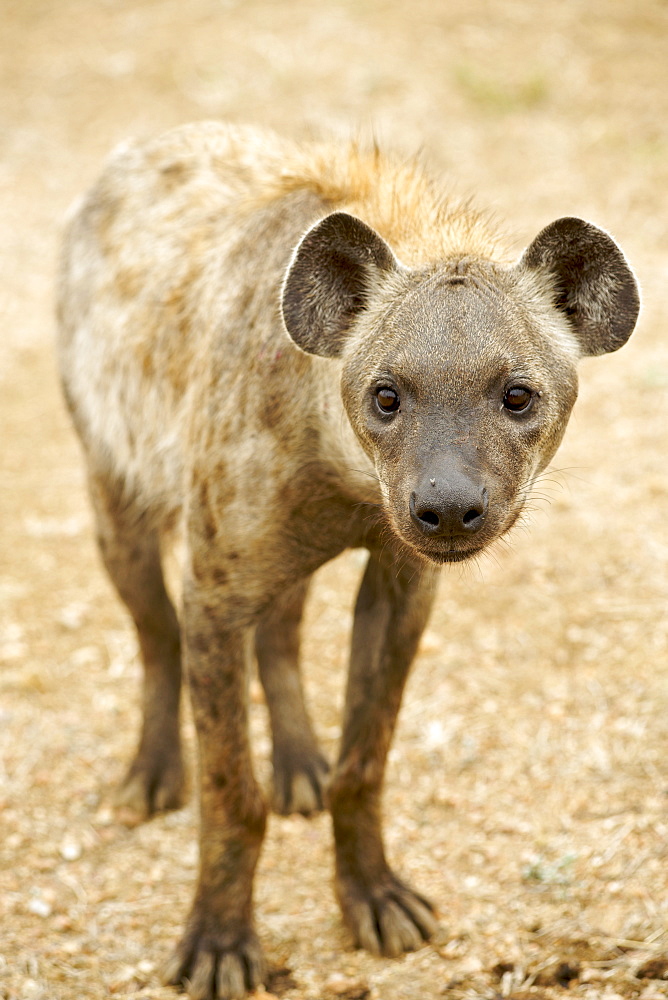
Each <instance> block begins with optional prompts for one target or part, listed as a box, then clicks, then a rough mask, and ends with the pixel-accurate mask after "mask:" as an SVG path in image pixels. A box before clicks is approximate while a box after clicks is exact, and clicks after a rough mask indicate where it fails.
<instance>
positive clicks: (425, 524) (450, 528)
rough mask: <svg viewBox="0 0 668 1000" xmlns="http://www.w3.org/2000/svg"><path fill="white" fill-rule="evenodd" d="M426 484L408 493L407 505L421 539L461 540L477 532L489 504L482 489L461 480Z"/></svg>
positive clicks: (464, 479) (430, 481)
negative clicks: (442, 538)
mask: <svg viewBox="0 0 668 1000" xmlns="http://www.w3.org/2000/svg"><path fill="white" fill-rule="evenodd" d="M427 483H428V485H427V486H426V487H425V486H422V485H421V486H419V487H418V488H417V490H415V491H414V492H413V493H411V496H410V501H409V505H408V506H409V510H410V514H411V518H412V520H413V524H415V526H416V527H417V528H419V530H420V531H421V532H422V534H423V535H427V536H432V537H433V536H435V535H449V536H451V537H456V536H459V537H463V536H466V535H473V534H475V533H476V531H480V529H481V528H482V526H483V524H484V523H485V515H486V514H487V507H488V502H489V497H488V493H487V490H486V489H485V488H484V487H482V486H480V485H479V484H477V483H475V482H473V481H472V480H470V479H468V478H466V477H463V476H457V477H456V478H454V479H450V480H449V481H447V482H441V483H438V482H437V481H436V479H428V480H427Z"/></svg>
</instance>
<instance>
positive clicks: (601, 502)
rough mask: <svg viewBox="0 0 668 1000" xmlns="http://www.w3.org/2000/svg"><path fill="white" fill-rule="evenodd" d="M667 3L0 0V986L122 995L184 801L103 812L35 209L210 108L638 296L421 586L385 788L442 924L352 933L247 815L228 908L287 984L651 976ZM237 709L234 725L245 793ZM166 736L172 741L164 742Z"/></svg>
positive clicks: (399, 844)
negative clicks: (464, 544)
mask: <svg viewBox="0 0 668 1000" xmlns="http://www.w3.org/2000/svg"><path fill="white" fill-rule="evenodd" d="M667 51H668V5H667V4H666V3H665V2H661V0H637V2H636V3H629V2H628V0H588V2H585V0H560V2H559V3H550V4H547V3H536V2H534V0H504V2H503V3H493V2H491V0H469V2H468V3H466V4H454V3H448V2H445V0H444V2H441V3H438V2H436V0H412V2H411V3H408V2H406V3H401V2H399V0H330V2H329V3H327V4H319V3H315V2H309V0H291V2H289V3H278V2H272V0H244V2H242V0H190V2H188V3H183V2H182V0H135V2H131V0H59V2H57V3H56V2H49V0H3V3H2V5H1V6H0V315H1V316H2V335H1V336H0V665H1V667H2V669H1V671H0V822H1V824H2V826H1V829H2V837H1V840H0V997H1V998H4V1000H10V998H11V1000H47V998H48V1000H51V998H54V1000H56V998H60V1000H75V998H77V1000H78V998H82V997H86V998H93V1000H97V998H101V997H108V996H114V997H118V998H130V997H133V998H134V997H150V998H155V1000H167V998H169V997H173V996H174V995H175V994H174V992H173V991H172V990H170V989H166V988H164V987H162V986H160V980H159V968H160V964H161V963H162V962H163V961H164V959H165V958H166V956H167V954H168V953H169V949H170V947H171V946H172V944H173V943H174V942H175V940H176V939H177V937H178V934H179V931H180V928H181V925H182V922H183V920H184V917H185V915H186V912H187V909H188V907H189V903H190V894H191V890H192V886H193V880H194V876H195V872H196V864H197V856H196V850H197V849H196V811H195V808H194V806H193V804H192V802H191V803H190V805H188V806H187V807H186V808H185V809H184V810H182V811H180V812H178V813H173V814H170V815H167V816H162V817H159V818H157V819H155V820H154V821H152V822H150V823H148V824H146V825H144V826H142V827H138V828H135V829H127V828H126V827H124V826H122V825H119V824H118V823H117V822H116V821H115V818H114V815H113V813H112V811H111V809H110V805H109V803H110V791H111V789H113V787H114V784H115V783H116V782H117V781H118V780H119V779H120V778H121V776H122V774H123V772H124V768H125V765H126V762H127V761H128V759H129V757H130V754H131V752H132V749H133V747H134V742H135V733H136V727H137V722H138V677H139V666H138V663H137V659H136V647H135V641H134V637H133V635H132V632H131V630H130V628H129V625H128V620H127V618H126V616H125V613H124V612H123V610H122V609H121V607H120V605H119V604H118V602H117V600H116V598H115V596H114V595H113V593H112V591H111V588H110V585H109V583H108V582H107V580H106V578H105V577H104V575H103V572H102V570H101V568H100V565H99V562H98V558H97V554H96V551H95V546H94V541H93V535H92V524H91V518H90V514H89V511H88V506H87V501H86V496H85V491H84V483H83V474H82V464H81V461H80V455H79V451H78V447H77V444H76V441H75V438H74V435H73V432H72V430H71V428H70V424H69V422H68V419H67V417H66V414H65V412H64V408H63V405H62V402H61V398H60V394H59V389H58V385H57V381H56V377H55V368H54V360H53V349H52V339H53V325H54V324H53V273H54V261H55V255H56V248H57V244H58V239H59V233H60V230H61V226H62V219H63V216H64V213H65V211H66V209H67V207H68V205H69V204H70V202H71V201H72V199H73V198H74V197H75V196H76V195H77V194H78V193H79V192H80V191H82V190H83V188H84V187H85V186H86V185H87V184H88V183H90V182H91V181H92V180H93V178H94V176H95V174H96V172H97V171H98V169H99V166H100V163H101V161H102V158H103V157H104V155H105V154H106V152H107V150H108V149H109V148H111V147H113V146H114V145H115V144H116V143H117V142H119V141H121V140H122V139H124V138H125V137H127V136H128V135H144V134H150V133H153V132H156V131H158V130H161V129H163V128H167V127H169V126H172V125H174V124H177V123H179V122H183V121H187V120H191V119H197V118H210V117H222V118H228V119H232V120H234V121H250V122H256V123H262V124H268V125H272V126H274V127H275V128H277V129H279V130H283V131H286V132H288V133H289V134H291V135H297V136H299V135H305V134H321V133H323V132H332V131H333V132H334V133H335V134H349V133H350V132H351V131H355V132H356V131H359V130H361V131H362V132H363V133H364V134H370V133H371V132H374V133H375V134H376V135H377V136H378V137H379V139H380V140H381V142H383V143H386V144H389V145H392V146H394V147H396V148H399V149H400V150H403V151H406V152H407V153H408V152H412V151H414V150H417V149H422V150H423V151H424V156H425V158H426V160H427V161H429V162H430V163H431V164H432V165H433V167H434V169H435V170H436V171H440V172H442V173H443V174H444V175H445V176H446V177H447V184H448V186H450V187H453V188H454V189H455V190H458V191H462V192H464V193H467V194H469V193H470V194H472V195H474V196H475V198H476V200H477V201H478V202H479V203H480V204H482V205H483V206H489V207H491V208H492V209H493V210H494V212H495V213H496V214H497V215H498V217H499V218H501V219H503V220H505V221H506V222H507V225H508V227H509V228H510V229H511V230H512V231H513V232H515V233H516V234H517V248H518V252H519V250H520V249H521V247H522V246H524V245H526V243H528V242H529V241H530V240H531V239H532V238H533V236H534V235H535V234H536V232H537V231H538V230H539V229H540V228H541V227H542V226H543V225H545V224H546V223H547V222H549V221H551V220H552V219H554V218H557V217H559V216H561V215H571V214H573V215H581V216H583V217H585V218H589V219H592V220H593V221H595V222H597V223H598V224H600V225H602V226H603V227H604V228H606V229H608V230H610V231H611V232H613V233H614V234H615V236H616V237H617V238H618V240H619V241H620V243H621V245H622V246H623V248H624V249H625V251H626V253H627V254H628V256H629V258H630V260H631V261H632V263H633V265H634V266H635V268H636V270H637V273H638V275H639V278H640V281H641V284H642V286H643V293H644V310H643V314H642V317H641V321H640V324H639V327H638V330H637V332H636V333H635V334H634V337H633V338H632V341H631V342H630V344H629V345H627V346H626V347H625V348H624V349H623V350H622V351H621V352H620V353H619V354H616V355H613V356H610V357H606V358H603V359H595V360H591V361H587V362H585V363H583V365H582V368H581V372H582V387H581V398H580V401H579V403H578V405H577V408H576V413H575V416H574V417H573V419H572V421H571V425H570V428H569V431H568V433H567V436H566V440H565V442H564V444H563V446H562V448H561V451H560V452H559V455H558V457H557V460H556V462H555V470H554V472H553V473H552V474H550V475H548V476H547V477H545V479H544V480H543V481H542V482H541V483H540V484H539V486H538V488H537V491H536V492H537V496H536V499H535V502H534V505H533V506H534V508H535V510H534V516H533V518H532V524H531V525H530V528H529V529H528V530H526V531H517V532H516V533H515V534H514V536H513V537H512V539H511V543H510V544H509V545H507V546H504V547H501V548H498V549H497V550H496V551H495V552H494V553H493V554H491V555H490V556H488V557H486V558H484V559H483V560H482V562H481V563H480V564H479V565H478V566H476V567H472V568H464V569H461V568H454V569H452V570H450V571H448V572H444V574H443V584H442V590H441V595H440V600H439V602H438V605H437V608H436V611H435V613H434V616H433V620H432V622H431V625H430V628H429V631H428V633H427V635H426V636H425V639H424V642H423V645H422V650H421V655H420V657H419V661H418V662H417V664H416V667H415V671H414V674H413V677H412V680H411V682H410V685H409V689H408V692H407V696H406V700H405V703H404V707H403V710H402V715H401V721H400V726H399V732H398V734H397V738H396V741H395V746H394V749H393V751H392V755H391V762H390V768H389V775H388V785H387V792H386V815H387V839H388V847H389V852H390V855H391V857H392V858H393V859H394V862H395V863H396V866H397V867H398V868H399V870H400V871H401V872H402V873H403V874H404V875H406V876H407V877H408V878H409V879H410V880H411V881H413V882H414V883H415V884H416V885H417V886H418V887H420V888H421V889H422V890H423V891H424V892H425V893H427V894H428V895H429V896H430V897H431V898H432V899H434V900H435V901H436V902H437V904H438V907H439V911H440V917H441V925H442V929H441V931H440V933H439V935H438V937H437V938H436V939H435V940H434V941H433V942H432V943H431V944H430V945H428V946H425V947H424V948H423V949H422V950H420V951H418V952H416V953H414V954H411V955H409V956H407V957H406V958H404V959H403V960H400V961H392V960H383V959H377V958H372V957H371V956H369V955H366V954H363V953H361V952H358V951H355V950H353V948H352V947H351V942H350V939H349V937H348V935H347V932H346V931H345V929H344V928H343V926H342V924H341V921H340V917H339V914H338V911H337V908H336V904H335V901H334V897H333V892H332V887H331V843H330V841H331V837H330V828H329V823H328V819H327V817H326V816H320V817H317V818H316V819H314V820H311V821H308V820H305V819H302V818H300V817H297V818H287V819H283V818H278V817H273V818H272V820H271V823H270V829H269V835H268V839H267V843H266V849H265V851H264V853H263V855H262V859H261V863H260V869H259V872H258V879H257V923H258V930H259V933H260V937H261V939H262V941H263V943H264V946H265V948H266V952H267V955H268V958H269V960H270V962H271V965H272V970H273V971H272V976H271V979H270V981H269V982H268V983H267V991H269V992H270V993H271V994H272V995H275V996H279V997H282V998H284V1000H306V998H322V1000H334V998H336V997H339V998H343V1000H365V998H369V1000H403V998H411V1000H412V998H426V1000H432V998H438V997H450V998H453V1000H463V998H474V997H480V998H490V1000H491V998H493V997H509V998H515V1000H520V998H522V1000H524V998H528V997H533V996H539V997H546V998H559V997H562V996H565V995H566V994H568V995H569V996H574V997H587V998H590V1000H598V998H604V997H605V998H615V997H623V998H630V997H642V998H644V1000H651V998H656V997H660V996H668V857H667V854H668V759H667V756H666V747H667V743H668V676H667V672H666V666H667V665H668V617H667V616H666V598H667V597H668V518H667V517H666V514H667V513H668V463H667V461H666V456H667V455H668V449H667V445H668V408H667V406H666V403H667V401H668V342H667V341H666V338H665V334H664V328H665V326H666V320H667V318H668V316H667V312H668V310H667V307H666V301H665V285H666V278H668V221H667V220H668V132H667V124H668V58H667V55H666V53H667ZM361 563H362V559H361V555H360V554H359V553H350V554H347V555H346V556H344V557H342V558H341V559H339V560H337V562H336V563H335V564H333V565H332V566H330V567H328V568H326V569H325V570H324V571H322V572H321V574H320V576H319V582H318V586H317V588H316V592H315V594H314V597H313V600H312V602H311V605H310V609H309V616H308V624H307V628H306V641H305V651H304V655H305V663H306V673H307V678H308V690H309V695H310V700H311V704H312V707H313V712H314V716H315V719H316V721H317V728H318V731H319V733H320V735H321V737H322V742H323V746H324V747H325V749H326V751H327V753H328V754H329V755H330V757H332V756H333V755H334V753H335V748H336V741H337V736H338V733H339V728H338V725H339V709H340V705H341V698H342V685H343V679H344V673H345V659H346V655H345V648H346V643H347V640H348V634H349V628H350V620H351V610H350V609H351V604H352V601H353V597H354V588H355V581H356V578H357V577H358V575H359V569H360V566H361ZM265 723H266V720H265V708H264V706H263V704H262V703H261V698H260V697H259V695H258V694H257V692H256V698H255V703H254V705H253V719H252V724H253V728H254V731H255V737H256V738H255V746H256V748H257V756H258V770H259V772H260V774H261V775H262V777H263V780H265V781H266V780H268V777H269V774H268V764H267V760H268V754H269V742H268V737H267V732H266V724H265ZM187 736H188V740H189V745H190V747H191V749H192V743H193V739H192V737H193V734H192V728H191V726H189V725H188V726H187Z"/></svg>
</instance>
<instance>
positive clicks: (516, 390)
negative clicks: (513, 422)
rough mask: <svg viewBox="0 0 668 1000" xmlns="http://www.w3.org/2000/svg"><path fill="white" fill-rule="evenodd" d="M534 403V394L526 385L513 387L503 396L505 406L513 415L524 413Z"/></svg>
mask: <svg viewBox="0 0 668 1000" xmlns="http://www.w3.org/2000/svg"><path fill="white" fill-rule="evenodd" d="M532 402H533V392H532V391H531V389H528V388H527V387H526V386H525V385H511V386H510V387H509V388H508V389H506V391H505V392H504V394H503V405H504V406H505V408H506V409H507V410H510V412H511V413H524V411H525V410H528V409H529V407H530V406H531V403H532Z"/></svg>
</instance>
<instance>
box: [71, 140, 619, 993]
mask: <svg viewBox="0 0 668 1000" xmlns="http://www.w3.org/2000/svg"><path fill="white" fill-rule="evenodd" d="M637 313H638V291H637V287H636V283H635V280H634V278H633V275H632V273H631V271H630V269H629V267H628V265H627V263H626V261H625V259H624V257H623V255H622V253H621V251H620V250H619V249H618V247H617V246H616V244H615V243H614V242H613V240H612V239H611V238H610V236H608V235H607V234H606V233H604V232H603V231H601V230H600V229H598V228H596V227H595V226H593V225H591V224H589V223H587V222H583V221H581V220H580V219H574V218H563V219H559V220H558V221H556V222H553V223H552V224H550V225H548V226H547V228H545V229H543V230H542V232H540V233H539V234H538V236H537V237H536V238H535V239H534V241H533V242H532V243H531V244H530V245H529V247H528V248H527V249H526V250H525V252H524V253H523V254H522V256H521V257H520V259H519V260H517V261H512V260H511V259H510V257H509V254H508V250H507V248H506V247H505V246H504V245H503V242H502V240H501V239H500V237H499V236H498V234H497V233H496V232H495V231H494V230H493V229H492V227H491V226H490V225H489V224H488V223H487V222H486V220H485V218H484V217H483V216H482V215H480V214H478V213H476V212H474V211H472V210H471V209H470V207H465V206H462V205H460V204H455V203H452V202H450V201H448V200H447V199H445V198H444V197H443V195H442V194H441V192H440V190H439V188H438V186H437V185H436V184H435V183H433V182H432V181H431V180H429V179H428V178H427V177H426V176H425V175H424V173H423V172H422V171H421V170H420V169H419V168H418V167H417V166H416V165H414V164H412V165H407V164H406V163H403V162H402V163H397V162H395V161H393V160H392V159H389V158H386V157H385V156H383V155H381V153H379V152H378V150H376V149H373V148H372V149H370V150H363V149H361V148H360V147H358V146H356V145H354V144H353V145H350V146H347V147H346V146H342V145H341V144H331V145H327V144H323V145H303V146H302V145H297V144H292V143H289V142H286V141H284V140H282V139H280V138H278V137H277V136H276V135H273V134H271V133H269V132H264V131H259V130H254V129H244V128H232V127H228V126H225V125H221V124H213V123H208V124H198V125H192V126H188V127H184V128H179V129H177V130H175V131H172V132H169V133H168V134H167V135H164V136H162V137H161V138H159V139H157V140H155V141H152V142H147V143H142V144H137V145H129V146H127V147H125V148H124V149H122V150H121V151H119V152H118V153H117V154H116V155H114V156H113V157H112V159H111V160H110V162H109V164H108V165H107V167H106V169H105V171H104V173H103V174H102V177H101V178H100V180H99V181H98V183H97V184H96V185H95V187H94V188H93V189H92V191H91V192H90V193H89V195H88V196H87V198H86V199H85V201H84V202H83V204H82V205H81V207H80V208H79V209H78V211H77V213H76V215H75V217H74V218H73V220H72V222H71V224H70V225H69V229H68V233H67V237H66V243H65V249H64V254H63V262H62V272H61V279H60V305H59V320H60V337H59V351H60V364H61V370H62V378H63V384H64V387H65V393H66V396H67V400H68V404H69V407H70V409H71V412H72V415H73V419H74V423H75V425H76V428H77V431H78V433H79V435H80V437H81V440H82V443H83V448H84V452H85V455H86V461H87V467H88V477H89V483H90V493H91V497H92V502H93V506H94V509H95V514H96V518H97V530H98V537H99V543H100V548H101V552H102V557H103V559H104V563H105V565H106V568H107V570H108V572H109V574H110V576H111V578H112V580H113V582H114V584H115V586H116V588H117V589H118V592H119V594H120V596H121V598H122V599H123V601H124V602H125V604H126V605H127V607H128V609H129V611H130V613H131V615H132V617H133V619H134V622H135V625H136V627H137V632H138V635H139V643H140V646H141V653H142V657H143V661H144V668H145V677H144V697H143V702H144V718H143V726H142V731H141V737H140V742H139V749H138V751H137V755H136V757H135V759H134V761H133V763H132V765H131V767H130V770H129V772H128V775H127V778H126V780H125V783H124V785H123V787H122V789H121V792H120V801H121V803H122V805H123V806H124V808H125V810H129V811H130V812H131V813H133V814H135V815H136V816H138V817H143V816H147V815H149V814H151V813H152V812H154V811H155V810H161V809H167V808H171V807H175V806H177V805H179V803H180V802H181V798H182V790H183V767H182V761H181V751H180V744H179V698H180V690H181V661H182V658H183V660H184V662H185V664H186V666H187V671H188V679H189V687H190V696H191V699H192V704H193V711H194V717H195V723H196V727H197V735H198V741H199V760H200V792H201V834H200V872H199V880H198V884H197V889H196V893H195V899H194V902H193V906H192V910H191V913H190V916H189V918H188V921H187V925H186V929H185V932H184V936H183V939H182V940H181V942H180V944H179V945H178V947H177V949H176V952H175V954H174V956H173V958H172V959H171V961H170V963H169V964H168V969H167V980H168V981H169V982H173V983H186V984H187V985H188V988H189V990H190V993H191V995H192V996H193V997H197V998H205V997H210V996H213V995H214V994H215V995H216V996H219V997H223V998H231V997H240V996H242V995H243V994H244V991H245V990H246V989H247V988H252V987H254V986H256V985H257V984H258V983H260V982H261V981H262V979H263V975H264V960H263V956H262V951H261V948H260V945H259V942H258V939H257V936H256V933H255V930H254V925H253V913H252V884H253V873H254V869H255V865H256V862H257V858H258V854H259V851H260V845H261V843H262V837H263V833H264V828H265V818H266V812H267V806H266V804H265V800H264V797H263V795H262V794H261V791H260V789H259V787H258V784H257V782H256V780H255V777H254V775H253V768H252V764H251V754H250V747H249V739H248V731H247V693H246V692H247V673H248V664H249V661H250V660H251V657H252V654H253V650H254V653H255V656H256V657H257V661H258V664H259V671H260V676H261V679H262V683H263V685H264V688H265V691H266V695H267V702H268V705H269V711H270V715H271V722H272V730H273V740H274V748H273V764H274V793H273V794H274V806H275V808H276V809H278V810H279V811H280V812H289V811H292V810H297V811H300V812H304V813H308V812H312V811H314V810H316V809H319V808H321V807H322V806H323V804H326V805H327V807H328V809H329V810H330V812H331V815H332V821H333V825H334V834H335V841H336V888H337V893H338V898H339V900H340V903H341V907H342V911H343V915H344V918H345V920H346V922H347V924H348V926H349V927H350V929H351V931H352V934H353V935H354V938H355V941H356V942H357V943H358V944H360V945H363V946H364V947H366V948H368V949H370V950H371V951H372V952H377V953H383V954H386V955H399V954H400V953H401V952H403V951H404V950H406V949H411V948H416V947H418V946H419V945H420V943H421V942H422V941H423V940H424V939H426V938H428V937H429V936H430V934H431V933H432V932H433V930H434V926H435V919H434V914H433V910H432V907H431V905H430V903H429V902H428V901H427V900H426V899H425V898H424V897H423V896H422V895H420V894H419V893H418V892H416V891H415V890H413V889H412V888H411V887H410V886H408V885H407V884H406V883H405V882H404V881H402V880H401V879H400V878H399V876H398V875H396V874H395V873H394V872H393V871H392V869H391V868H390V867H389V865H388V863H387V860H386V858H385V852H384V849H383V839H382V833H381V794H382V784H383V773H384V769H385V761H386V758H387V752H388V748H389V746H390V741H391V738H392V732H393V729H394V724H395V720H396V716H397V712H398V709H399V705H400V702H401V695H402V690H403V687H404V683H405V681H406V676H407V673H408V670H409V667H410V664H411V661H412V659H413V656H414V654H415V650H416V647H417V644H418V641H419V638H420V635H421V632H422V630H423V628H424V626H425V623H426V620H427V616H428V614H429V609H430V605H431V603H432V598H433V594H434V587H435V582H436V579H437V574H438V569H439V566H440V565H441V564H442V563H452V562H458V561H460V560H465V559H468V558H470V557H472V556H475V555H476V554H478V553H479V552H481V551H482V550H483V549H485V548H486V547H487V546H489V545H491V544H492V543H493V542H494V541H495V540H496V539H498V538H500V537H501V536H502V535H504V534H505V533H506V532H507V531H508V530H509V529H510V528H511V527H512V525H513V524H514V523H515V521H516V520H517V518H518V516H519V515H520V513H521V511H522V507H523V504H524V502H525V499H526V497H527V493H528V490H529V489H530V486H531V483H532V481H533V479H534V477H535V476H536V474H537V473H539V472H540V471H541V470H542V469H544V468H545V465H546V464H547V463H548V462H549V460H550V459H551V457H552V456H553V454H554V452H555V449H556V448H557V446H558V444H559V442H560V440H561V437H562V435H563V433H564V429H565V427H566V423H567V420H568V417H569V413H570V411H571V407H572V406H573V403H574V402H575V397H576V394H577V378H576V363H577V361H578V359H579V358H580V357H582V356H583V355H594V354H603V353H605V352H608V351H614V350H616V349H617V348H618V347H621V345H622V344H624V342H625V341H626V340H627V338H628V337H629V335H630V334H631V331H632V329H633V327H634V324H635V321H636V317H637ZM177 525H180V526H181V527H182V530H183V532H184V537H185V555H184V559H183V574H182V602H181V605H182V606H181V609H180V613H179V616H178V617H177V614H176V612H175V610H174V607H173V604H172V602H171V600H170V598H169V597H168V595H167V592H166V589H165V584H164V581H163V572H162V565H161V543H162V541H163V539H164V537H165V535H166V534H167V533H168V532H169V531H170V530H171V529H172V528H174V527H175V526H177ZM349 547H363V548H366V549H368V552H369V558H368V563H367V565H366V569H365V571H364V574H363V578H362V583H361V587H360V590H359V594H358V597H357V604H356V608H355V624H354V630H353V640H352V652H351V658H350V675H349V681H348V689H347V697H346V706H345V714H344V721H343V733H342V738H341V747H340V752H339V757H338V761H337V762H336V764H335V765H334V767H333V769H332V771H331V773H329V767H328V764H327V762H326V760H325V758H324V757H323V755H322V754H321V752H320V750H319V748H318V745H317V742H316V739H315V736H314V733H313V729H312V726H311V723H310V721H309V717H308V714H307V711H306V708H305V705H304V699H303V695H302V689H301V684H300V675H299V666H298V646H299V626H300V619H301V615H302V608H303V604H304V600H305V597H306V593H307V589H308V585H309V580H310V578H311V575H312V574H313V573H314V572H315V570H316V569H317V568H318V567H319V566H321V565H322V564H323V563H325V562H326V561H327V560H329V559H332V558H333V557H334V556H336V555H338V554H339V553H340V552H341V551H342V550H343V549H346V548H349Z"/></svg>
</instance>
